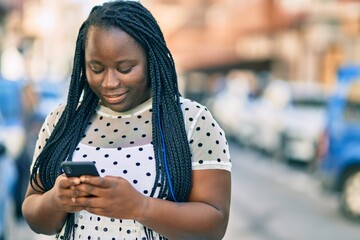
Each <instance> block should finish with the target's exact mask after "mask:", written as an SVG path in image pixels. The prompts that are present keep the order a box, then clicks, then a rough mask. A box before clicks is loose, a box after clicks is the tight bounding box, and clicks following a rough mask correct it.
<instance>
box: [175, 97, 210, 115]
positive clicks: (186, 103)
mask: <svg viewBox="0 0 360 240" xmlns="http://www.w3.org/2000/svg"><path fill="white" fill-rule="evenodd" d="M180 104H181V108H182V109H183V111H184V112H189V111H190V112H199V111H204V110H205V111H208V109H207V107H206V106H204V105H203V104H201V103H199V102H197V101H194V100H191V99H189V98H183V97H181V98H180Z"/></svg>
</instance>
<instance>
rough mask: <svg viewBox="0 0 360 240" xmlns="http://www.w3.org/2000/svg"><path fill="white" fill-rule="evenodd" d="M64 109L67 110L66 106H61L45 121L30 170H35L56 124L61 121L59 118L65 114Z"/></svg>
mask: <svg viewBox="0 0 360 240" xmlns="http://www.w3.org/2000/svg"><path fill="white" fill-rule="evenodd" d="M64 108H65V104H61V105H59V106H58V107H57V108H55V109H54V110H53V111H52V112H51V113H50V114H49V115H48V116H47V117H46V118H45V121H44V123H43V124H42V126H41V128H40V131H39V134H38V138H37V140H36V144H35V149H34V155H33V160H32V164H31V168H30V169H32V168H33V165H34V162H35V160H36V159H37V157H38V156H39V154H40V153H41V151H42V150H43V148H44V146H45V144H46V142H47V140H48V139H49V137H50V135H51V133H52V131H53V130H54V128H55V125H56V123H57V122H58V121H59V118H60V116H61V114H62V113H63V111H64Z"/></svg>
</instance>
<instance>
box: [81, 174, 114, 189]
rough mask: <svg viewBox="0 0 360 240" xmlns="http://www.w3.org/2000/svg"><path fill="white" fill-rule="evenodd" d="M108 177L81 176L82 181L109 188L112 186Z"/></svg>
mask: <svg viewBox="0 0 360 240" xmlns="http://www.w3.org/2000/svg"><path fill="white" fill-rule="evenodd" d="M106 178H107V177H105V178H104V177H94V176H81V177H80V181H81V182H82V183H87V184H90V185H94V186H97V187H101V188H109V187H111V182H110V181H108V180H107V179H106Z"/></svg>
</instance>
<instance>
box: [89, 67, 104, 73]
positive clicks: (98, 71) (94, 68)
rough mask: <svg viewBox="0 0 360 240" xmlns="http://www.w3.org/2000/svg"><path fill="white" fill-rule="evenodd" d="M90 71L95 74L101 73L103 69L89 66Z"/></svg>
mask: <svg viewBox="0 0 360 240" xmlns="http://www.w3.org/2000/svg"><path fill="white" fill-rule="evenodd" d="M90 69H91V71H92V72H93V73H95V74H99V73H101V72H102V71H104V69H103V68H99V67H90Z"/></svg>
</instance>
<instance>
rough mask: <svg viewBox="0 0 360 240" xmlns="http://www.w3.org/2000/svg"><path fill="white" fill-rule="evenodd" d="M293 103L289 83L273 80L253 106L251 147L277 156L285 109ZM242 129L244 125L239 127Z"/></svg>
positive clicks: (250, 123)
mask: <svg viewBox="0 0 360 240" xmlns="http://www.w3.org/2000/svg"><path fill="white" fill-rule="evenodd" d="M290 101H291V89H290V86H289V83H288V82H287V81H283V80H272V81H271V82H270V83H269V84H268V85H267V87H266V88H265V90H264V92H263V95H262V96H261V97H260V98H259V99H257V100H256V102H254V103H253V104H252V108H253V109H252V113H251V121H250V122H249V123H248V124H249V125H250V126H251V128H252V129H253V132H252V134H253V135H252V136H251V137H250V138H249V141H250V143H249V145H250V146H252V147H254V148H256V149H257V150H260V151H261V152H263V153H266V154H269V155H273V156H277V155H278V152H279V149H280V147H281V132H282V129H283V113H284V109H285V108H286V107H287V106H288V104H289V103H290ZM239 127H240V128H243V127H244V124H241V125H239Z"/></svg>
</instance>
